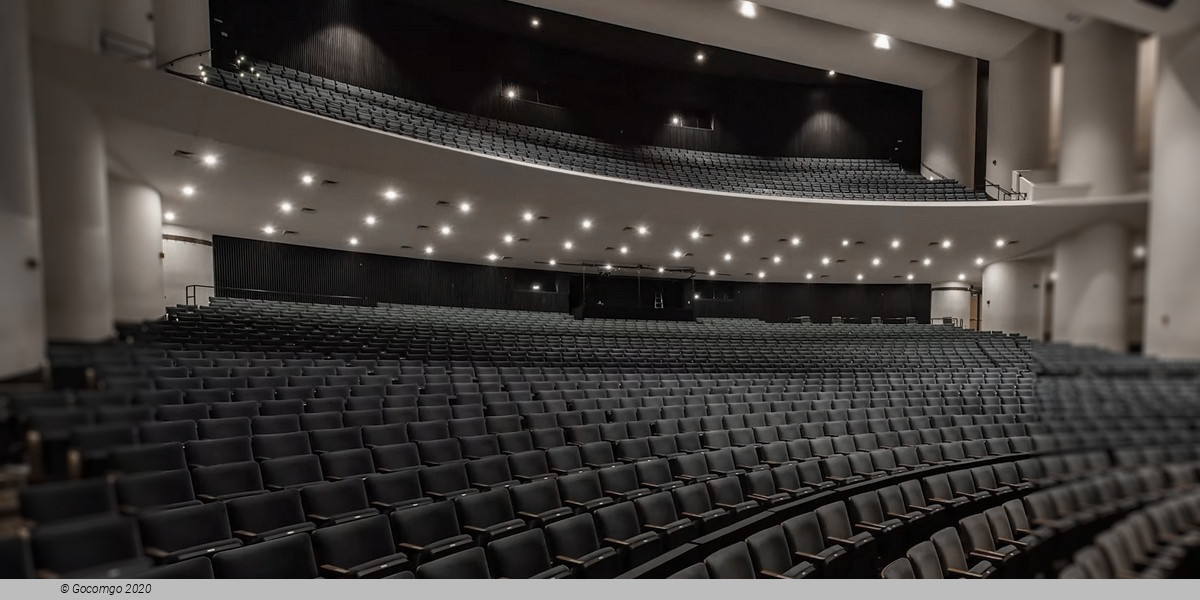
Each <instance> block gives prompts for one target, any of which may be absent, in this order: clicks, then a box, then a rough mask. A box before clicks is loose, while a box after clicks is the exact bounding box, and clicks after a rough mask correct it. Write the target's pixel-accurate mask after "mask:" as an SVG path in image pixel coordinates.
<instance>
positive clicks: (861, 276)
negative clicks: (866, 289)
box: [858, 273, 863, 281]
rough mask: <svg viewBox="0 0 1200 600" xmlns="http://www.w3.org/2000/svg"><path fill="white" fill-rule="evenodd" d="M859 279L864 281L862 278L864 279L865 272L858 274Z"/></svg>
mask: <svg viewBox="0 0 1200 600" xmlns="http://www.w3.org/2000/svg"><path fill="white" fill-rule="evenodd" d="M858 280H859V281H862V280H863V274H862V273H859V274H858Z"/></svg>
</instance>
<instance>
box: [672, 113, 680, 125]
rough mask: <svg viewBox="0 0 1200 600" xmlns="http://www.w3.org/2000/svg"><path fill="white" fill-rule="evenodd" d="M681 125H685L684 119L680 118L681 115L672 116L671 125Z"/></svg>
mask: <svg viewBox="0 0 1200 600" xmlns="http://www.w3.org/2000/svg"><path fill="white" fill-rule="evenodd" d="M680 123H683V119H680V118H679V115H672V116H671V124H672V125H679V124H680Z"/></svg>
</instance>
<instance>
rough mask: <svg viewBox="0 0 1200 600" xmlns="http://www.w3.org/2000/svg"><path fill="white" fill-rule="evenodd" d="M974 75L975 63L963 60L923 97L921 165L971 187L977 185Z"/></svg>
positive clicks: (923, 94) (924, 93)
mask: <svg viewBox="0 0 1200 600" xmlns="http://www.w3.org/2000/svg"><path fill="white" fill-rule="evenodd" d="M975 76H976V73H975V61H974V60H973V59H967V58H964V59H962V66H961V67H959V68H958V69H956V70H955V71H954V72H953V73H952V74H951V75H950V76H949V77H947V78H946V79H945V81H943V82H941V83H939V84H937V85H935V86H932V87H929V88H926V89H925V91H924V92H923V93H922V94H921V162H923V163H925V164H926V165H927V166H928V167H929V168H930V169H933V170H934V171H937V172H938V173H941V174H942V175H945V176H946V177H949V178H951V179H957V180H958V181H960V182H962V184H963V185H966V186H968V187H970V186H973V185H974V183H975V87H976V86H975ZM926 174H927V175H928V173H926Z"/></svg>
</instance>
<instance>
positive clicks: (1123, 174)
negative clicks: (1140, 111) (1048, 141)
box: [1059, 21, 1138, 196]
mask: <svg viewBox="0 0 1200 600" xmlns="http://www.w3.org/2000/svg"><path fill="white" fill-rule="evenodd" d="M1137 65H1138V34H1137V33H1135V32H1133V31H1131V30H1128V29H1125V28H1122V27H1119V26H1117V25H1112V24H1109V23H1105V22H1103V21H1091V22H1089V23H1087V24H1085V25H1083V26H1081V27H1079V28H1078V29H1074V30H1072V31H1069V32H1067V33H1064V34H1063V107H1062V140H1061V150H1060V152H1061V154H1060V156H1059V181H1061V182H1062V183H1090V184H1092V189H1091V195H1092V196H1114V195H1121V194H1127V193H1129V192H1132V191H1133V190H1134V187H1135V179H1134V154H1133V153H1134V145H1135V139H1134V132H1135V116H1136V111H1137Z"/></svg>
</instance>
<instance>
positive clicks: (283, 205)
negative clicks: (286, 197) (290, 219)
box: [279, 202, 292, 214]
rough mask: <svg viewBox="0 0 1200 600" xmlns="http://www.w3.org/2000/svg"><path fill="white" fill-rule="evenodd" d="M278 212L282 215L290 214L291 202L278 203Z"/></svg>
mask: <svg viewBox="0 0 1200 600" xmlns="http://www.w3.org/2000/svg"><path fill="white" fill-rule="evenodd" d="M279 210H280V212H282V213H284V214H288V213H290V212H292V203H291V202H280V203H279Z"/></svg>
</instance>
